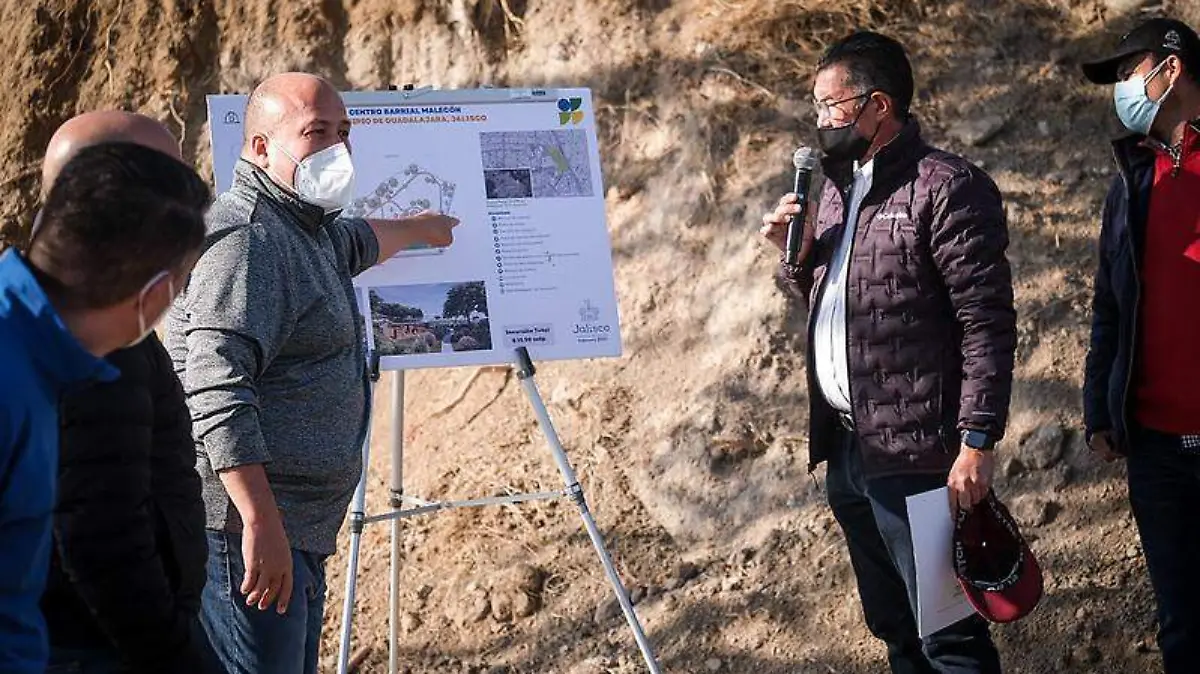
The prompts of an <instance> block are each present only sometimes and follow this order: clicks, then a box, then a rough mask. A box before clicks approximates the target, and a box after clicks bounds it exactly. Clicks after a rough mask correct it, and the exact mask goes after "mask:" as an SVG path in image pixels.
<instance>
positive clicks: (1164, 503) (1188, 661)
mask: <svg viewBox="0 0 1200 674" xmlns="http://www.w3.org/2000/svg"><path fill="white" fill-rule="evenodd" d="M1128 464H1129V465H1128V468H1129V502H1130V505H1131V506H1132V508H1133V517H1134V519H1135V520H1136V521H1137V527H1138V534H1139V535H1140V536H1141V539H1142V549H1143V550H1144V551H1145V553H1146V566H1147V568H1148V569H1149V571H1150V584H1151V585H1153V586H1154V596H1155V598H1156V599H1157V600H1158V645H1159V647H1160V648H1161V649H1162V655H1163V668H1164V670H1165V671H1166V674H1180V673H1183V672H1195V671H1196V668H1197V666H1200V665H1198V664H1197V663H1200V584H1197V583H1196V572H1197V570H1198V569H1200V534H1198V533H1197V531H1196V523H1197V521H1200V455H1195V454H1185V453H1183V451H1182V450H1181V449H1180V440H1179V437H1178V436H1170V435H1165V434H1161V433H1156V432H1154V431H1148V430H1134V431H1133V433H1132V434H1131V436H1130V447H1129V457H1128Z"/></svg>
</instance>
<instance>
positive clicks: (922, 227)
mask: <svg viewBox="0 0 1200 674" xmlns="http://www.w3.org/2000/svg"><path fill="white" fill-rule="evenodd" d="M913 90H914V83H913V75H912V68H911V66H910V64H909V61H908V57H907V55H906V54H905V51H904V48H903V47H902V46H901V45H900V44H899V43H898V42H896V41H895V40H893V39H891V38H888V37H885V36H883V35H879V34H877V33H871V32H860V33H855V34H853V35H850V36H849V37H847V38H845V39H844V40H842V41H840V42H838V43H836V44H834V45H833V46H832V47H830V48H829V50H828V51H827V52H826V53H825V55H824V56H823V57H822V59H821V61H820V63H819V64H818V66H817V76H816V81H815V85H814V88H813V98H814V107H815V109H816V111H817V135H818V138H819V140H820V145H821V149H822V150H823V151H824V154H825V159H824V161H823V168H824V173H825V175H826V176H827V178H828V179H827V180H826V181H825V183H824V185H823V186H819V188H818V189H814V192H816V193H819V194H820V209H819V211H818V214H817V215H816V217H815V219H811V218H810V221H809V223H808V226H807V229H808V231H806V232H805V235H804V237H803V240H802V245H801V246H800V248H799V250H798V251H797V254H796V256H795V258H793V259H785V260H783V264H782V268H781V277H782V279H783V280H784V282H785V285H786V286H787V287H788V289H789V290H790V291H791V292H792V293H793V294H794V295H795V296H796V297H797V298H798V299H800V300H801V301H802V302H805V303H806V304H807V305H808V306H809V308H810V311H809V320H808V343H807V358H806V363H807V368H806V370H807V374H808V389H809V392H810V393H809V401H810V409H809V424H810V443H809V447H810V452H811V456H810V468H811V469H815V468H816V467H817V466H818V465H819V464H821V463H827V473H826V485H827V492H828V499H829V504H830V507H831V508H832V509H833V513H834V516H835V517H836V518H837V520H838V523H839V524H840V525H841V528H842V530H843V532H844V534H845V536H846V542H847V545H848V547H849V552H850V560H851V563H852V565H853V567H854V572H855V576H856V578H857V580H858V589H859V596H860V598H861V599H862V606H863V613H864V615H865V617H866V622H867V627H868V628H869V629H870V630H871V632H872V634H874V635H875V636H877V637H878V638H880V639H881V640H883V641H884V642H885V643H886V644H887V649H888V659H889V662H890V664H891V670H892V672H895V673H897V674H899V673H902V672H903V673H908V672H922V673H924V672H980V673H988V674H992V673H996V672H999V671H1000V660H999V655H998V654H997V652H996V648H995V646H994V645H993V643H992V640H991V637H990V635H989V633H988V628H987V624H986V623H985V622H984V620H983V619H982V618H980V617H979V616H972V617H970V618H968V619H965V620H962V621H959V622H958V623H955V624H953V625H951V626H949V627H946V628H945V629H943V630H941V631H938V632H936V633H934V634H932V635H930V636H928V637H926V638H925V639H921V638H919V636H918V631H917V622H916V612H917V594H916V592H917V587H916V568H915V564H914V561H913V551H912V543H911V530H910V525H909V522H908V515H907V509H906V501H905V500H906V498H907V497H908V496H911V495H914V494H918V493H921V492H925V491H929V490H932V489H937V488H940V487H946V486H948V487H949V491H950V495H951V498H952V501H953V505H954V506H955V507H957V508H961V509H969V508H971V507H973V506H974V505H975V504H976V503H978V502H979V501H981V500H982V499H983V498H984V497H985V496H986V495H987V493H988V490H989V488H990V486H991V481H992V474H993V470H994V463H995V462H994V459H993V456H992V450H993V448H994V447H995V445H996V443H997V442H998V441H999V440H1000V439H1001V437H1002V436H1003V434H1004V429H1005V424H1006V421H1007V416H1008V403H1009V395H1010V390H1011V384H1012V372H1013V353H1014V350H1015V347H1016V325H1015V323H1016V320H1015V312H1014V309H1013V292H1012V277H1011V271H1010V268H1009V265H1008V261H1007V259H1006V257H1005V249H1006V247H1007V245H1008V232H1007V226H1006V224H1005V215H1004V209H1003V206H1002V203H1001V198H1000V193H999V191H998V190H997V188H996V186H995V184H994V183H993V182H992V180H991V179H990V178H989V177H988V176H987V175H986V174H985V173H983V171H981V170H980V169H978V168H977V167H975V166H973V165H971V164H970V163H969V162H967V161H966V160H965V159H963V158H962V157H958V156H955V155H952V154H950V153H947V152H943V151H941V150H937V149H935V148H933V147H930V146H929V145H927V144H926V143H925V142H924V140H922V138H921V130H920V126H919V124H918V122H917V120H916V119H915V118H914V117H913V116H912V114H911V113H910V112H909V106H910V104H911V102H912V99H913ZM801 212H802V209H801V207H800V206H799V205H798V204H797V198H796V195H795V194H789V195H786V196H784V197H783V198H782V199H780V201H779V204H778V206H777V207H776V208H775V210H774V211H773V212H772V213H768V214H767V215H765V216H763V228H762V234H763V236H765V237H766V238H767V239H768V240H769V241H771V242H772V243H774V244H775V245H777V246H779V248H780V249H786V248H787V245H786V244H787V230H788V226H789V224H790V222H791V220H792V218H793V217H794V216H796V215H798V214H799V213H801Z"/></svg>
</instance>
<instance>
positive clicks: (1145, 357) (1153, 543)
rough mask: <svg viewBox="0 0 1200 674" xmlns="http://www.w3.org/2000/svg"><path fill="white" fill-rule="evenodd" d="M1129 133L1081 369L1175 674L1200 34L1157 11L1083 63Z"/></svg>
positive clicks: (1190, 524) (1198, 387)
mask: <svg viewBox="0 0 1200 674" xmlns="http://www.w3.org/2000/svg"><path fill="white" fill-rule="evenodd" d="M1083 71H1084V74H1085V75H1086V76H1087V78H1088V79H1090V80H1091V81H1092V82H1095V83H1097V84H1111V85H1114V90H1113V91H1114V95H1113V100H1114V103H1115V105H1116V112H1117V116H1118V117H1120V119H1121V122H1122V123H1123V124H1124V125H1125V127H1126V128H1127V129H1129V131H1130V132H1131V134H1130V135H1127V136H1125V137H1123V138H1120V139H1118V140H1116V141H1115V142H1114V143H1113V148H1114V156H1115V157H1116V160H1117V169H1118V173H1119V175H1118V176H1117V177H1116V178H1114V179H1113V182H1112V186H1111V188H1110V189H1109V192H1108V198H1107V200H1106V201H1105V206H1104V219H1103V228H1102V230H1101V233H1100V266H1099V270H1098V271H1097V273H1096V282H1095V297H1094V300H1093V303H1092V313H1093V318H1092V339H1091V348H1090V350H1089V353H1088V358H1087V372H1086V375H1085V378H1084V408H1085V422H1086V425H1087V435H1088V444H1089V446H1090V447H1091V448H1092V450H1094V451H1095V452H1096V453H1097V454H1099V455H1100V456H1101V457H1103V458H1104V459H1105V460H1108V461H1112V460H1114V459H1116V458H1118V457H1122V456H1123V457H1125V458H1126V459H1127V460H1128V469H1129V470H1128V474H1129V499H1130V503H1131V505H1132V507H1133V514H1134V517H1135V519H1136V520H1137V524H1138V531H1139V533H1140V534H1141V538H1142V547H1143V548H1144V549H1145V552H1146V563H1147V566H1148V567H1149V570H1150V580H1151V582H1152V583H1153V585H1154V593H1155V595H1156V596H1157V599H1158V619H1159V634H1158V642H1159V645H1160V646H1161V648H1162V652H1163V660H1164V664H1165V667H1166V672H1167V674H1176V673H1179V672H1194V671H1196V669H1195V668H1196V666H1197V663H1200V585H1198V584H1196V583H1195V582H1194V580H1193V576H1194V573H1195V570H1196V569H1197V568H1200V536H1197V535H1196V528H1195V527H1196V521H1197V518H1198V517H1200V311H1197V308H1200V123H1198V120H1200V38H1197V36H1196V33H1195V31H1193V30H1192V29H1191V28H1189V27H1188V26H1187V25H1186V24H1184V23H1182V22H1179V21H1174V20H1170V19H1153V20H1150V21H1147V22H1145V23H1143V24H1142V25H1140V26H1138V27H1137V28H1136V29H1134V30H1133V31H1132V32H1130V33H1129V34H1127V35H1126V36H1125V37H1123V38H1122V39H1121V42H1120V44H1119V45H1118V46H1117V49H1116V51H1115V52H1114V53H1113V54H1112V55H1111V56H1110V57H1108V58H1106V59H1104V60H1102V61H1097V62H1095V63H1089V64H1086V65H1084V67H1083Z"/></svg>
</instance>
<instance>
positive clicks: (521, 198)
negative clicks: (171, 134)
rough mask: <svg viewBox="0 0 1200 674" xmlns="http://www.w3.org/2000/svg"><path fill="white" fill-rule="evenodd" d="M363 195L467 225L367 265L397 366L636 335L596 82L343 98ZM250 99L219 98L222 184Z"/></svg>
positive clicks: (376, 330) (376, 327)
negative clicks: (613, 224)
mask: <svg viewBox="0 0 1200 674" xmlns="http://www.w3.org/2000/svg"><path fill="white" fill-rule="evenodd" d="M342 98H343V100H344V101H345V102H346V108H347V113H348V114H349V117H350V121H351V125H352V127H351V132H350V146H351V151H352V153H353V158H354V165H355V172H356V174H357V179H356V189H357V192H358V193H357V195H356V196H357V198H356V199H355V200H354V202H353V203H352V204H351V205H350V207H349V208H347V210H346V211H345V212H344V213H343V215H344V216H347V217H362V218H398V217H403V216H405V215H411V214H414V213H418V212H421V211H425V210H432V211H437V212H440V213H444V214H447V215H451V216H454V217H456V218H458V219H459V221H460V224H459V226H458V227H456V228H455V229H454V242H453V243H452V244H451V245H450V246H447V247H445V248H421V249H410V250H406V251H403V252H401V253H400V254H398V255H396V256H395V257H393V258H392V259H390V260H387V261H385V262H383V263H382V264H380V265H378V266H376V267H374V268H372V269H370V270H368V271H367V272H364V273H363V274H360V275H359V276H358V277H357V278H356V279H355V281H354V282H355V285H356V286H357V288H358V290H359V292H360V293H365V298H366V302H365V304H366V306H368V307H369V311H368V312H367V315H366V316H365V319H366V321H367V324H368V326H369V330H368V332H369V333H370V342H371V344H372V345H373V347H374V348H376V349H377V350H378V352H379V355H380V366H381V368H382V369H386V370H407V369H417V368H426V367H453V366H465V365H490V364H500V363H504V364H507V363H510V362H511V361H512V358H513V355H512V354H513V351H514V349H516V348H518V347H522V346H523V347H527V348H528V349H529V352H530V356H531V357H532V358H533V359H534V360H559V359H579V358H598V357H616V356H620V355H621V330H620V320H619V316H618V311H617V298H616V288H615V283H614V281H613V265H612V247H611V244H610V240H609V233H608V225H607V219H606V217H605V209H604V189H603V181H602V176H601V172H600V152H599V146H598V143H597V139H596V126H595V115H594V108H593V107H592V99H591V92H590V91H589V90H587V89H478V90H463V91H436V90H417V91H380V92H348V93H344V94H342ZM246 99H247V97H246V96H245V95H213V96H209V97H208V112H209V120H210V131H211V139H212V149H213V150H212V152H213V173H214V180H215V183H216V187H217V192H218V193H220V192H223V191H225V190H227V189H229V187H230V184H231V182H232V179H233V170H234V166H235V164H236V163H237V161H238V157H239V154H240V152H241V147H242V116H243V114H244V111H245V108H246Z"/></svg>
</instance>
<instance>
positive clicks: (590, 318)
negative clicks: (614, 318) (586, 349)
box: [571, 300, 612, 342]
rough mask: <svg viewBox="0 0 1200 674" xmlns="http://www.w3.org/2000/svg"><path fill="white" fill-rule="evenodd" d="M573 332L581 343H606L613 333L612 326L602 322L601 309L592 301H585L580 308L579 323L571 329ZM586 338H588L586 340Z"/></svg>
mask: <svg viewBox="0 0 1200 674" xmlns="http://www.w3.org/2000/svg"><path fill="white" fill-rule="evenodd" d="M571 332H573V333H574V334H576V335H579V336H580V341H589V342H590V341H601V342H602V341H605V340H607V339H608V337H607V335H608V334H609V333H610V332H612V326H611V325H609V324H607V323H601V322H600V308H599V307H597V306H596V305H594V304H592V301H591V300H584V301H583V304H582V305H580V307H579V322H578V323H576V324H575V325H574V326H572V328H571ZM585 337H587V338H586V339H585Z"/></svg>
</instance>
